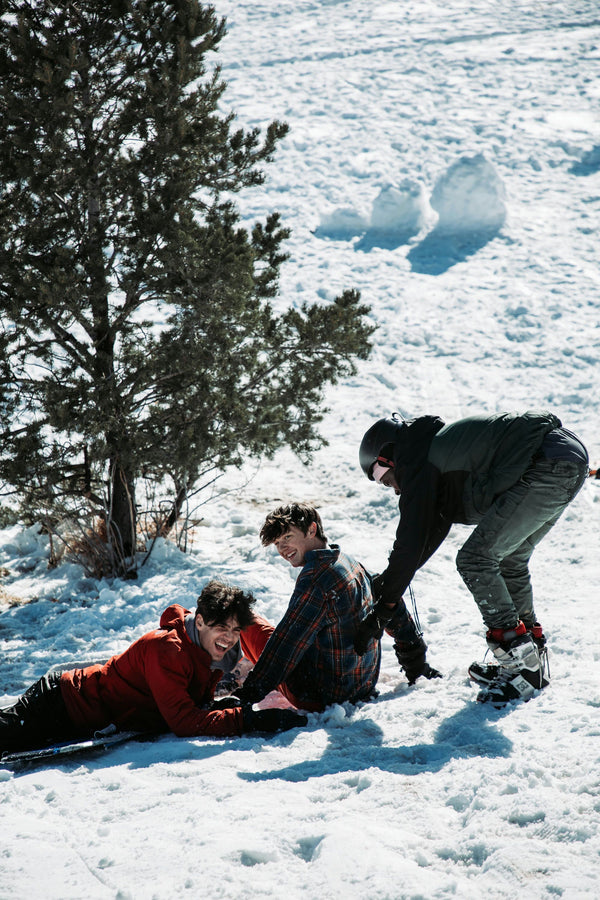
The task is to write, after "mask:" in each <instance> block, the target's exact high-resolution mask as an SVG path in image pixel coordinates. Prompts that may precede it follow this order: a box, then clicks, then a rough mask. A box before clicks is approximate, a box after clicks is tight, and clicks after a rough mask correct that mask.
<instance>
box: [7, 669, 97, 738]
mask: <svg viewBox="0 0 600 900" xmlns="http://www.w3.org/2000/svg"><path fill="white" fill-rule="evenodd" d="M77 737H80V733H78V732H77V730H76V728H75V726H74V724H73V723H72V721H71V719H70V718H69V715H68V713H67V709H66V707H65V704H64V700H63V698H62V692H61V689H60V672H50V673H48V674H47V675H44V676H43V677H42V678H40V680H39V681H36V682H35V684H32V685H31V687H30V688H29V689H28V690H27V691H26V692H25V693H24V694H23V696H22V697H20V698H19V699H18V700H17V702H16V703H15V704H14V706H9V707H8V708H7V709H0V751H12V750H15V751H16V750H31V749H34V748H37V747H45V746H47V745H48V744H52V743H54V742H56V741H67V740H71V739H73V738H77Z"/></svg>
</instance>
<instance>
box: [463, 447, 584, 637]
mask: <svg viewBox="0 0 600 900" xmlns="http://www.w3.org/2000/svg"><path fill="white" fill-rule="evenodd" d="M587 474H588V468H587V465H586V464H585V463H584V462H578V461H572V460H567V459H546V458H545V457H541V458H538V459H536V460H535V461H534V462H533V463H532V464H531V465H530V467H529V468H528V469H527V471H526V472H525V473H524V474H523V476H522V478H521V479H520V480H519V481H518V482H517V483H516V484H515V485H513V486H512V487H511V488H509V489H508V490H507V491H504V493H502V494H500V496H499V497H497V499H496V501H495V502H494V504H493V505H492V507H491V508H490V509H489V510H488V512H487V513H486V514H485V515H484V516H483V517H482V519H481V521H480V522H479V524H478V525H477V527H476V528H475V530H474V531H473V532H472V534H471V536H470V538H469V539H468V541H467V542H466V544H465V545H464V546H463V547H461V549H460V550H459V551H458V555H457V557H456V565H457V568H458V571H459V572H460V574H461V576H462V578H463V581H464V582H465V584H466V585H467V587H468V588H469V590H470V591H471V593H472V594H473V597H474V598H475V602H476V603H477V606H478V607H479V610H480V612H481V615H482V617H483V621H484V623H485V625H486V626H487V627H488V628H504V629H507V628H514V626H515V625H516V624H517V622H518V621H519V619H521V620H522V621H523V622H524V623H525V625H526V626H527V627H530V626H531V625H533V624H534V622H535V621H536V614H535V610H534V608H533V594H532V590H531V580H530V577H529V558H530V556H531V554H532V553H533V551H534V549H535V547H536V546H537V545H538V544H539V542H540V541H541V540H542V538H544V537H545V536H546V535H547V534H548V532H549V531H550V529H551V528H552V527H553V526H554V525H555V524H556V522H557V520H558V519H559V517H560V516H561V514H562V513H563V512H564V510H565V509H566V507H567V506H568V505H569V503H570V502H571V501H572V500H573V498H574V497H575V496H576V494H577V492H578V491H579V490H580V489H581V487H582V486H583V484H584V482H585V480H586V478H587Z"/></svg>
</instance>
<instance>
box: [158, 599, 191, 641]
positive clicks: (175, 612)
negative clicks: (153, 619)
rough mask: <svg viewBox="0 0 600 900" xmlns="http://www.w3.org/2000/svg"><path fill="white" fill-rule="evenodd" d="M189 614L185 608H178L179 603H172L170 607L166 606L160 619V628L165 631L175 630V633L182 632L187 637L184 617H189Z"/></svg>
mask: <svg viewBox="0 0 600 900" xmlns="http://www.w3.org/2000/svg"><path fill="white" fill-rule="evenodd" d="M189 613H190V610H189V609H186V608H185V606H180V604H179V603H173V604H172V606H167V608H166V609H165V611H164V613H163V614H162V616H161V617H160V627H161V628H166V629H167V630H170V629H172V628H175V629H176V630H177V631H179V632H182V633H184V634H186V636H187V633H186V630H185V617H186V616H187V615H189ZM188 640H189V639H188Z"/></svg>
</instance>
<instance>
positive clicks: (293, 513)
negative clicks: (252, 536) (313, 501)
mask: <svg viewBox="0 0 600 900" xmlns="http://www.w3.org/2000/svg"><path fill="white" fill-rule="evenodd" d="M313 522H315V523H316V525H317V532H316V537H318V538H319V540H321V541H325V543H327V537H326V535H325V532H324V531H323V523H322V522H321V516H320V515H319V513H318V512H317V510H316V509H315V507H314V506H310V504H308V503H288V505H287V506H278V507H277V509H274V510H273V512H271V513H269V515H268V516H267V518H266V519H265V522H264V525H263V527H262V528H261V530H260V539H261V542H262V544H263V546H264V547H268V545H269V544H272V543H273V542H274V541H276V540H277V538H278V537H281V535H282V534H285V533H286V531H289V530H290V528H291V526H292V525H293V526H294V527H296V528H299V529H300V531H301V532H302V534H306V533H307V532H308V529H309V528H310V526H311V525H312V523H313Z"/></svg>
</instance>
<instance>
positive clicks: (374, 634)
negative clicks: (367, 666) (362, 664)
mask: <svg viewBox="0 0 600 900" xmlns="http://www.w3.org/2000/svg"><path fill="white" fill-rule="evenodd" d="M383 627H384V626H383V622H382V621H381V620H380V618H379V616H378V615H377V613H375V612H372V613H369V615H368V616H367V618H366V619H363V621H362V622H361V623H360V625H359V626H358V628H357V629H356V631H355V632H354V651H355V653H358V655H359V656H362V655H363V653H366V652H367V648H368V646H369V644H370V643H371V641H372V640H377V641H378V640H379V639H380V637H381V635H382V634H383Z"/></svg>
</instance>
